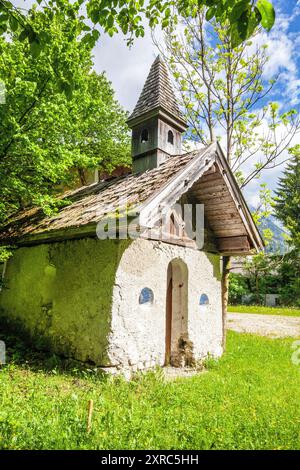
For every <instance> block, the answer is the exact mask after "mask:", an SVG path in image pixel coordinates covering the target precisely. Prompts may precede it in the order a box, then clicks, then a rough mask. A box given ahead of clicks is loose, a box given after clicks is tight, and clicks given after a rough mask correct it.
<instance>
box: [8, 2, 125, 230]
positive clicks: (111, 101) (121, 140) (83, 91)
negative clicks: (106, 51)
mask: <svg viewBox="0 0 300 470" xmlns="http://www.w3.org/2000/svg"><path fill="white" fill-rule="evenodd" d="M64 4H66V2H64ZM29 17H30V21H31V22H32V23H33V24H34V27H35V30H36V31H38V32H40V33H43V34H44V35H45V36H47V37H48V38H49V42H48V46H47V47H45V48H44V49H43V50H42V51H41V52H40V54H39V55H38V56H37V57H34V56H33V55H32V54H30V53H29V49H30V45H29V44H28V42H26V41H25V42H22V41H20V40H19V37H18V34H17V33H13V34H11V36H10V37H9V38H6V37H3V36H2V37H1V38H0V79H1V80H2V81H3V82H4V83H5V87H6V100H5V101H6V102H5V104H2V105H0V136H1V137H0V200H1V203H0V223H4V222H5V220H6V219H7V217H8V216H9V215H11V214H12V213H13V212H15V211H17V210H19V209H20V208H23V207H25V206H27V205H29V204H35V205H40V206H42V208H43V209H44V211H45V212H46V213H51V211H52V210H53V209H55V207H56V205H57V204H58V201H57V199H56V197H55V196H56V195H57V193H58V192H59V191H61V187H62V186H64V185H66V184H72V182H73V180H74V178H76V176H77V175H76V171H74V169H77V170H78V171H79V173H82V171H81V170H82V169H84V168H91V167H96V166H100V168H103V169H105V170H109V171H110V170H112V169H113V168H114V166H116V165H118V164H124V163H126V162H127V163H129V161H130V146H129V134H128V128H127V125H126V123H125V121H126V113H125V112H124V111H123V110H122V109H121V107H120V105H119V104H118V103H117V102H116V100H115V98H114V92H113V90H112V87H111V84H110V83H109V82H108V80H107V79H106V77H105V75H103V74H102V75H97V74H96V73H95V72H91V67H92V61H91V48H90V45H89V44H87V43H85V42H80V41H78V36H80V34H81V33H82V30H81V26H78V21H77V19H76V18H72V17H70V16H69V15H68V14H66V12H65V11H63V9H60V10H56V11H55V12H54V13H53V11H48V12H47V11H44V10H41V11H37V10H36V9H35V8H34V9H33V10H31V11H30V12H29ZM65 62H68V63H69V64H70V74H71V75H72V76H75V77H76V87H75V86H74V88H73V89H69V88H68V85H66V88H65V94H62V93H61V91H60V87H59V86H58V82H59V81H60V80H61V81H62V83H65V82H64V76H65V75H66V73H67V72H66V70H64V72H63V73H61V64H62V63H65ZM53 64H56V68H55V72H54V70H53V67H52V65H53Z"/></svg>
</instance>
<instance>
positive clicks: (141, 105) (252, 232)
mask: <svg viewBox="0 0 300 470" xmlns="http://www.w3.org/2000/svg"><path fill="white" fill-rule="evenodd" d="M128 126H129V127H130V128H131V130H132V172H131V173H129V174H125V175H121V176H117V177H111V178H107V179H104V180H100V181H96V182H93V183H91V184H89V185H88V186H83V187H80V188H78V189H76V190H72V191H68V192H66V193H65V194H64V195H63V196H62V199H65V200H66V201H68V203H67V204H66V205H64V206H63V207H62V208H61V209H60V210H59V212H58V213H56V214H54V215H52V216H50V217H49V216H46V215H45V214H44V213H43V212H42V210H41V209H39V208H37V207H34V208H30V209H26V210H24V211H23V212H21V213H19V214H17V216H15V217H14V218H13V219H12V220H11V221H10V222H9V223H8V224H7V225H6V226H5V227H4V228H3V229H2V231H1V233H0V244H1V245H11V246H13V247H14V249H13V256H12V257H11V258H10V259H9V260H8V262H7V263H6V265H5V266H4V269H3V287H2V289H1V292H0V317H1V319H2V320H5V321H6V322H8V323H9V324H11V325H16V326H18V327H21V328H22V329H23V330H24V332H26V334H27V335H28V336H29V337H30V339H31V341H32V342H33V343H35V344H36V345H38V347H40V348H43V349H46V350H50V351H53V352H54V353H56V354H59V355H62V356H64V357H68V358H74V359H76V360H79V361H82V362H89V363H92V364H95V365H96V366H99V367H101V368H104V369H107V370H111V371H113V370H120V371H122V370H123V369H130V370H140V369H149V368H152V367H155V366H168V365H171V366H174V367H182V366H192V365H194V364H197V362H198V361H201V360H202V359H203V358H205V357H207V356H208V355H209V356H213V357H219V356H220V355H221V354H222V340H223V334H224V324H223V323H224V322H223V315H222V263H221V259H222V257H223V256H245V255H251V254H254V253H256V252H257V251H259V250H261V249H262V248H263V241H262V238H261V236H260V234H259V231H258V229H257V227H256V225H255V223H254V221H253V219H252V216H251V213H250V211H249V209H248V207H247V204H246V202H245V200H244V198H243V195H242V193H241V191H240V189H239V187H238V184H237V182H236V180H235V177H234V175H233V174H232V172H231V170H230V167H229V166H228V163H227V161H226V158H225V156H224V154H223V152H222V149H221V147H220V145H219V143H218V142H213V143H212V144H210V145H209V146H207V147H206V148H202V149H200V150H193V151H191V152H188V153H183V152H182V139H183V134H184V133H185V132H186V130H187V127H188V126H187V123H186V121H185V118H184V116H183V115H182V113H181V111H180V108H179V106H178V103H177V101H176V97H175V94H174V90H173V89H172V84H171V81H170V78H169V75H168V70H167V66H166V64H165V63H164V62H163V60H162V59H161V57H160V56H158V57H157V58H156V60H155V61H154V63H153V64H152V66H151V69H150V72H149V75H148V77H147V79H146V82H145V85H144V87H143V90H142V93H141V95H140V97H139V100H138V102H137V105H136V107H135V109H134V110H133V112H132V114H131V116H130V117H129V119H128ZM184 207H188V208H191V210H190V211H187V212H188V217H186V216H185V214H184V210H183V209H184ZM193 208H196V209H195V210H194V209H193ZM197 208H200V209H199V210H198V209H197ZM181 209H182V210H181ZM183 214H184V215H183ZM197 214H199V217H198V219H197ZM162 219H163V223H162ZM197 224H198V225H200V228H199V227H198V228H199V230H198V231H197ZM129 229H130V230H129ZM129 231H130V232H131V236H129ZM195 233H198V235H199V237H198V239H196V238H197V237H196V238H195V236H194V234H195ZM132 234H134V235H132Z"/></svg>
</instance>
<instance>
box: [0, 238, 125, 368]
mask: <svg viewBox="0 0 300 470" xmlns="http://www.w3.org/2000/svg"><path fill="white" fill-rule="evenodd" d="M129 243H130V242H129V241H127V240H120V241H119V240H101V241H100V240H96V239H91V238H87V239H82V240H69V241H65V242H61V243H54V244H45V245H38V246H33V247H27V248H19V249H18V250H16V251H15V253H14V256H13V258H12V259H11V260H10V261H9V262H8V265H7V270H6V276H5V288H4V289H3V290H2V292H1V294H0V309H1V314H2V315H4V316H6V317H8V318H10V319H11V321H13V320H16V321H20V320H21V321H22V322H23V323H24V327H25V328H26V330H27V331H29V332H30V334H31V336H32V338H34V339H36V341H39V340H40V339H41V338H43V339H44V340H46V342H47V343H48V344H50V347H51V349H52V350H53V351H54V352H56V353H59V354H63V355H65V356H72V357H75V358H76V359H78V360H81V361H88V360H89V361H93V362H95V363H96V364H98V365H108V363H107V361H108V358H107V355H106V350H107V346H108V342H107V338H108V335H109V332H110V324H111V306H112V295H113V286H114V281H115V275H116V270H117V267H118V264H119V260H120V258H121V256H122V254H123V252H124V250H125V249H126V247H127V246H128V245H129Z"/></svg>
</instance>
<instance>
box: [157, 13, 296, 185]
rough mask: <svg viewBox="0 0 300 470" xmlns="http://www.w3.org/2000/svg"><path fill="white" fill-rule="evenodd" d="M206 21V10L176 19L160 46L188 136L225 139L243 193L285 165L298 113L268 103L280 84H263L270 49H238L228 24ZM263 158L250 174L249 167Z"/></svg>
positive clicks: (247, 45)
mask: <svg viewBox="0 0 300 470" xmlns="http://www.w3.org/2000/svg"><path fill="white" fill-rule="evenodd" d="M206 16H207V12H206V11H205V10H204V9H203V10H202V11H200V12H199V13H198V15H197V17H196V18H185V17H184V18H182V21H181V23H180V24H179V25H178V22H177V20H176V21H175V22H174V24H173V26H171V27H170V28H169V29H168V32H167V34H165V46H163V45H162V46H161V45H160V44H159V43H158V42H157V41H155V38H154V41H155V43H156V45H157V47H158V48H159V51H160V53H161V54H162V55H163V56H164V58H165V60H166V61H167V63H168V65H169V68H170V71H171V72H172V75H173V77H174V80H175V84H176V86H177V90H178V93H179V96H180V101H181V105H182V107H183V108H184V109H185V116H186V117H187V120H188V123H189V134H188V137H189V138H191V139H192V140H195V141H197V142H200V143H202V144H204V145H208V144H209V143H210V142H212V141H215V140H217V139H218V138H220V136H218V135H217V134H218V133H219V134H223V136H224V137H225V141H226V144H225V148H226V156H227V160H228V162H229V164H230V166H231V168H232V170H233V171H234V172H235V174H236V176H237V178H238V180H239V182H240V186H241V187H242V188H243V187H245V186H246V185H247V184H248V183H249V182H250V181H251V180H252V179H254V178H257V177H259V176H260V174H261V172H262V171H263V170H266V169H268V168H274V166H276V165H277V164H281V163H282V162H281V161H279V157H280V156H282V154H283V152H284V151H285V150H286V149H287V148H288V147H289V146H290V145H291V142H292V140H293V138H294V136H295V134H296V133H297V132H298V131H299V127H300V120H299V116H298V115H297V113H296V111H295V110H293V109H292V110H289V111H287V112H284V113H280V112H279V107H278V104H277V103H267V104H265V101H266V99H267V95H268V93H269V92H270V91H271V90H272V88H273V86H274V85H275V83H276V79H275V80H271V81H269V82H268V83H265V82H264V80H263V74H264V70H265V65H266V64H267V62H268V55H267V49H266V48H265V47H255V46H254V44H252V43H251V42H250V41H248V42H244V43H242V44H241V45H239V46H238V47H235V48H233V47H232V44H231V39H230V34H231V33H230V31H231V29H230V25H229V24H228V22H227V23H224V24H223V23H222V24H220V23H216V22H215V21H210V22H209V23H208V22H207V20H206ZM260 103H263V104H262V105H260ZM279 128H280V133H279V132H278V130H279ZM279 134H280V136H279ZM258 155H259V160H258V161H255V162H254V163H253V164H252V166H250V169H248V171H247V173H246V174H244V172H243V169H244V167H245V165H246V164H248V166H249V162H250V163H251V160H255V156H258Z"/></svg>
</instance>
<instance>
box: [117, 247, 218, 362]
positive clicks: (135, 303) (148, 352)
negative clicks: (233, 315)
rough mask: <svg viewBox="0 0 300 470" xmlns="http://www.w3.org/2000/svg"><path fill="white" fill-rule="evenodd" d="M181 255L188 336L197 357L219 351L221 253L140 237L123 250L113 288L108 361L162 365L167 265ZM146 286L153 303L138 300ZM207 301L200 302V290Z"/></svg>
mask: <svg viewBox="0 0 300 470" xmlns="http://www.w3.org/2000/svg"><path fill="white" fill-rule="evenodd" d="M176 258H180V259H181V260H182V261H183V262H184V263H186V265H187V267H188V335H189V339H190V340H191V341H192V342H193V348H194V349H193V352H194V357H195V359H196V360H198V359H201V358H203V357H205V356H207V355H208V354H210V355H213V356H220V355H221V354H222V347H221V342H222V307H221V281H220V272H219V270H220V261H219V256H217V255H210V254H206V253H204V252H200V251H196V250H193V249H191V248H184V247H179V246H175V245H170V244H166V243H162V242H155V241H149V240H143V239H138V240H136V241H134V242H133V243H132V244H131V245H130V246H129V248H128V249H127V250H125V252H124V253H123V255H122V258H121V261H120V264H119V267H118V270H117V274H116V281H115V286H114V290H113V306H112V319H111V333H110V337H109V344H110V346H109V350H108V355H109V358H110V362H111V365H113V366H117V367H118V366H119V367H126V366H129V367H133V368H134V369H142V368H148V367H153V366H155V365H160V366H162V365H164V361H165V333H166V290H167V270H168V265H169V263H170V261H172V260H174V259H176ZM144 287H148V288H150V289H152V291H153V292H154V302H153V304H151V305H149V304H145V305H140V304H139V295H140V292H141V290H142V289H143V288H144ZM203 293H205V294H207V295H208V297H209V301H210V303H209V305H207V306H200V305H199V299H200V296H201V294H203Z"/></svg>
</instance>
